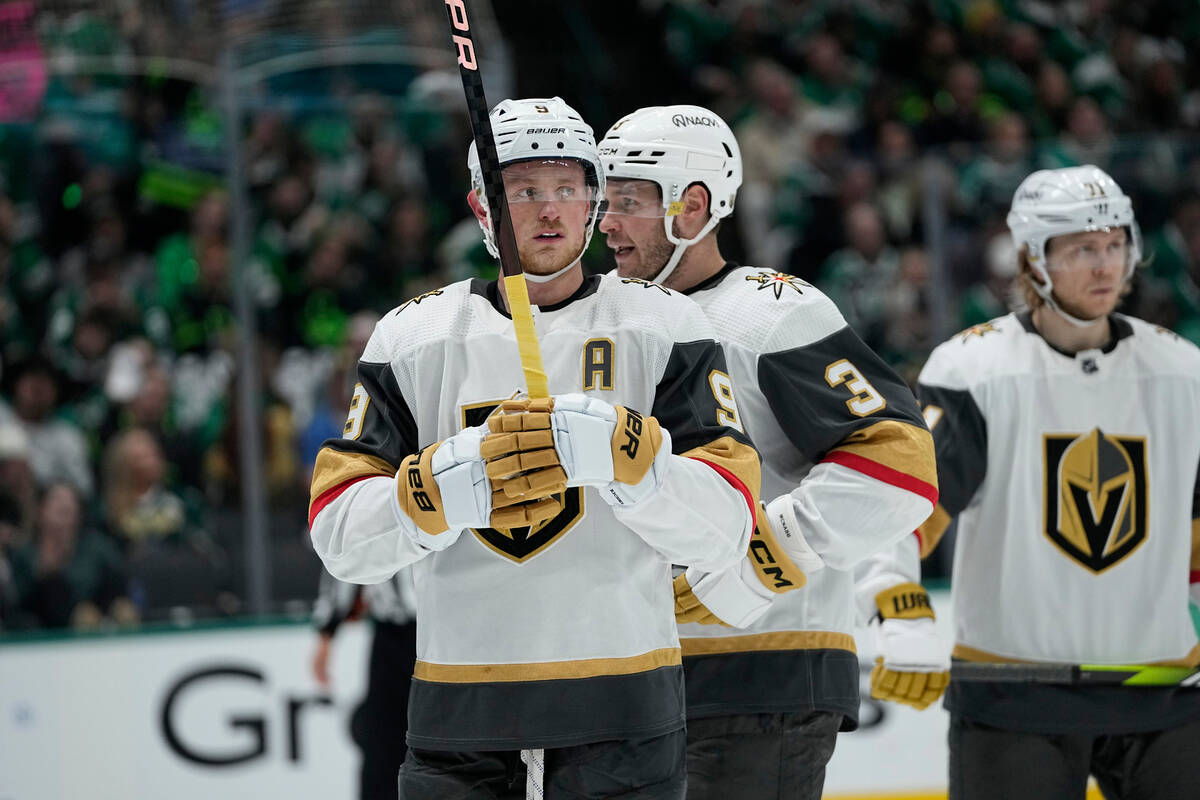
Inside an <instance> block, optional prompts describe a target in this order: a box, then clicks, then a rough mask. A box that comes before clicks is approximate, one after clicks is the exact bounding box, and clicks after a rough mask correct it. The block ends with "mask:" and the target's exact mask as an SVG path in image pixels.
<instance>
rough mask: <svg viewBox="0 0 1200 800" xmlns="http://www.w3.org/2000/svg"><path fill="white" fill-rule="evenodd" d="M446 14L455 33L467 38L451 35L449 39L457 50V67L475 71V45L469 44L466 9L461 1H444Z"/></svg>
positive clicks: (469, 31) (468, 25) (469, 25)
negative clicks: (448, 15) (457, 32)
mask: <svg viewBox="0 0 1200 800" xmlns="http://www.w3.org/2000/svg"><path fill="white" fill-rule="evenodd" d="M446 12H447V13H448V14H450V24H451V25H453V26H454V29H455V30H457V31H462V32H463V33H465V34H467V36H458V35H457V34H451V36H450V39H451V40H452V41H453V42H454V46H455V47H456V48H458V65H459V66H460V67H462V68H463V69H470V70H474V69H477V67H476V65H475V45H474V44H472V43H471V37H470V33H471V23H469V22H467V7H466V6H465V5H463V0H446Z"/></svg>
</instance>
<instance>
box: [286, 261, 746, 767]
mask: <svg viewBox="0 0 1200 800" xmlns="http://www.w3.org/2000/svg"><path fill="white" fill-rule="evenodd" d="M503 309H504V306H503V304H502V302H501V300H500V297H499V294H498V291H497V286H496V284H495V283H490V284H488V283H484V282H482V281H464V282H461V283H456V284H453V285H451V286H448V287H446V288H445V289H440V290H437V291H435V292H431V293H429V294H427V295H423V296H422V297H419V298H416V299H414V300H412V301H410V302H408V303H406V304H404V305H403V306H400V307H399V308H398V309H396V310H395V311H393V312H392V313H390V314H388V315H387V316H386V317H385V318H384V319H383V320H382V321H381V322H380V323H379V324H378V326H377V327H376V329H375V332H374V334H373V336H372V337H371V340H370V342H369V343H368V344H367V347H366V350H365V352H364V353H363V356H362V359H361V361H360V363H359V380H360V381H361V385H360V387H359V388H358V389H357V390H356V396H355V400H354V402H353V404H352V407H351V412H350V417H349V420H348V421H347V423H346V436H345V438H343V439H337V440H330V441H328V442H326V443H325V446H324V448H323V449H322V451H321V453H320V456H319V457H318V459H317V463H316V468H315V470H314V476H313V486H312V503H311V506H310V514H309V516H310V524H311V532H312V538H313V543H314V546H315V549H316V551H317V553H318V554H319V555H320V556H321V558H322V560H323V561H324V563H325V565H326V567H327V569H328V570H329V571H330V572H331V573H332V574H333V575H335V576H337V577H339V578H342V579H344V580H350V581H355V582H360V583H371V582H375V581H380V580H384V579H386V578H388V577H389V576H390V575H392V574H393V573H394V572H396V570H398V569H399V568H401V567H403V566H404V565H406V564H410V563H411V564H412V565H413V567H412V569H413V577H414V583H415V587H416V593H417V609H418V611H417V614H418V617H417V630H418V635H417V665H416V671H415V675H414V681H413V689H412V696H411V700H410V704H409V733H408V740H409V742H410V744H412V745H413V746H416V747H423V748H432V749H449V750H488V749H518V748H530V747H561V746H568V745H575V744H581V743H587V742H594V741H600V740H606V739H621V738H645V737H650V736H656V735H660V734H661V733H666V732H669V731H671V730H677V729H678V728H679V727H681V726H682V724H683V702H682V701H683V697H682V691H683V688H682V671H681V668H680V650H679V640H678V636H677V634H676V631H675V626H674V619H673V610H674V600H673V597H672V593H671V578H670V565H671V564H672V563H684V564H705V565H708V567H707V568H712V569H717V568H721V567H723V566H727V565H729V564H731V563H733V562H735V561H736V560H737V559H738V558H740V557H741V555H742V554H743V553H744V552H745V548H746V546H747V543H748V541H749V534H750V531H751V528H752V521H751V513H750V504H749V503H748V498H749V497H754V496H757V492H758V488H759V466H758V457H757V454H756V453H755V452H754V450H753V448H752V447H751V446H750V445H749V442H748V439H747V438H746V436H745V434H744V433H743V432H742V431H741V430H740V429H739V428H738V427H737V426H735V425H731V424H729V421H728V419H726V420H725V421H722V419H723V416H724V407H725V405H726V404H728V403H730V402H732V400H730V399H729V398H731V397H733V395H732V389H731V387H729V383H728V380H727V379H726V378H724V377H722V376H725V375H726V366H725V361H724V356H723V354H722V351H721V348H720V346H719V345H718V344H717V343H716V341H715V338H714V336H713V332H712V329H711V326H710V325H709V324H708V322H707V321H706V320H705V318H704V315H703V314H702V313H701V312H700V310H699V309H698V308H697V307H696V306H695V304H694V303H692V302H691V301H690V300H688V299H686V298H684V297H683V296H681V295H679V294H676V293H674V292H668V291H667V290H664V289H662V288H661V287H657V286H654V285H651V284H646V283H643V282H640V281H632V280H621V279H619V278H616V277H609V276H602V277H593V278H587V279H585V281H584V283H583V285H582V286H581V287H580V289H579V290H578V291H577V292H576V293H575V294H574V295H573V296H572V297H571V298H569V299H568V300H567V301H564V302H563V303H560V304H558V305H556V306H553V307H546V308H542V309H540V310H536V309H535V319H536V323H537V327H538V331H539V339H540V342H541V347H542V352H543V359H544V363H545V367H546V372H547V375H548V377H549V385H550V390H551V392H552V393H554V394H564V393H569V392H584V393H586V394H589V395H593V396H596V397H599V398H602V399H604V400H606V401H608V402H610V403H613V404H620V405H625V406H628V407H630V408H633V409H637V410H640V411H642V412H643V413H650V414H653V415H654V416H656V417H657V418H658V420H659V422H660V423H661V424H662V426H663V428H665V429H666V430H668V431H669V432H670V433H671V440H672V447H673V449H674V452H675V453H676V454H677V455H676V456H675V457H674V458H673V459H672V460H671V461H670V467H669V469H668V472H667V477H666V481H665V484H664V486H663V488H662V490H661V491H660V492H658V493H657V494H655V495H654V496H653V497H652V498H650V499H648V500H646V501H644V502H643V503H641V504H639V505H638V506H634V507H632V508H618V509H614V508H612V507H610V506H609V505H608V504H607V503H606V502H605V501H604V500H603V499H602V498H601V497H600V496H599V494H598V493H597V492H596V490H594V489H591V488H588V489H581V488H571V489H568V490H567V491H566V492H565V494H564V496H563V502H564V508H563V511H562V512H560V513H559V514H558V515H557V516H556V517H554V518H553V519H551V520H549V521H547V522H545V523H542V524H541V525H539V526H536V527H535V528H534V529H532V530H530V529H528V528H521V529H513V530H493V529H483V530H471V531H466V532H464V533H463V534H462V535H461V536H460V537H459V539H458V541H456V542H455V543H454V544H452V545H450V546H449V547H447V548H446V549H445V550H442V551H439V552H436V553H430V552H429V551H427V550H425V549H424V548H422V547H420V546H419V545H417V544H416V543H415V542H414V540H413V539H412V538H410V537H409V536H408V535H406V534H405V532H404V530H403V527H404V526H409V528H410V529H411V526H412V521H411V520H409V519H408V518H407V517H405V516H404V515H403V513H402V512H400V511H399V509H398V505H397V503H396V501H395V499H394V493H395V485H394V481H393V479H392V475H393V474H394V473H395V471H396V469H397V466H398V465H399V463H400V462H401V460H402V459H403V458H404V457H405V456H407V455H409V454H410V453H413V452H416V451H417V450H418V449H420V448H421V447H424V446H427V445H429V444H431V443H433V442H437V441H440V440H443V439H445V438H446V437H448V436H450V435H452V434H454V433H456V432H458V431H460V430H462V429H463V428H464V427H466V426H470V425H475V424H479V423H481V422H482V421H483V420H484V419H485V418H486V416H487V415H488V413H490V411H491V409H492V408H494V407H495V406H496V405H497V404H499V403H500V402H501V401H502V400H504V399H506V398H508V397H509V396H510V395H512V394H513V392H514V390H516V389H518V388H520V382H521V381H522V379H523V378H522V372H521V369H520V363H519V360H518V353H517V347H516V340H515V337H514V334H513V329H512V323H511V321H510V320H509V318H508V317H507V315H506V313H505V312H504V310H503ZM682 454H686V455H688V456H691V457H683V455H682ZM703 462H707V463H703ZM714 466H715V467H716V468H715V469H714Z"/></svg>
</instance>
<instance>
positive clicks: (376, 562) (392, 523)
mask: <svg viewBox="0 0 1200 800" xmlns="http://www.w3.org/2000/svg"><path fill="white" fill-rule="evenodd" d="M416 532H417V526H416V523H414V522H413V521H412V520H411V519H409V518H408V516H407V515H406V514H405V513H404V512H403V511H401V510H400V503H399V500H398V498H397V497H396V482H395V479H393V478H385V477H382V476H380V477H375V478H367V479H365V480H361V481H358V482H357V483H354V484H352V485H350V486H348V487H347V488H346V489H345V490H344V491H343V492H342V493H341V494H340V495H338V496H337V497H336V498H334V499H333V500H332V501H331V502H330V503H329V504H328V505H326V506H324V507H323V508H322V509H321V510H320V511H319V512H317V514H316V516H315V517H314V518H313V521H312V526H311V528H310V531H309V533H310V535H311V536H312V543H313V549H314V550H315V551H316V553H317V555H318V556H320V558H321V562H322V563H323V564H324V565H325V569H327V570H329V574H330V575H332V576H334V577H335V578H337V579H339V580H343V581H349V582H351V583H379V582H381V581H385V580H387V579H388V578H390V577H392V576H393V575H395V574H396V572H397V571H398V570H400V569H401V568H402V567H405V566H407V565H409V564H412V563H413V562H415V561H419V560H420V559H422V558H424V557H425V556H427V555H429V554H430V553H432V552H433V551H432V550H430V549H428V548H426V547H422V546H421V545H420V544H418V543H417V542H416V541H415V538H414V537H415V536H416ZM442 535H444V536H457V534H456V533H454V532H450V531H448V532H446V533H445V534H442Z"/></svg>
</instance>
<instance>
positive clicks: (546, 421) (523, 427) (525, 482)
mask: <svg viewBox="0 0 1200 800" xmlns="http://www.w3.org/2000/svg"><path fill="white" fill-rule="evenodd" d="M553 410H554V400H552V399H550V398H538V399H534V400H529V399H526V400H507V401H505V402H504V403H503V404H501V406H500V408H499V409H497V411H496V413H494V414H493V415H492V416H490V417H489V418H488V431H489V433H488V435H487V436H486V437H485V438H484V440H483V443H482V444H481V445H480V454H481V455H482V456H483V458H484V460H485V461H486V462H487V476H488V478H489V479H490V480H491V482H492V505H493V507H494V508H503V507H505V506H511V505H513V504H515V503H520V502H523V501H529V500H536V499H538V498H541V497H549V496H550V495H552V494H558V493H559V492H562V491H564V490H565V489H566V488H567V474H566V472H564V471H563V468H562V464H560V463H559V460H558V453H557V452H556V451H555V449H554V432H553V431H552V430H551V428H550V412H551V411H553Z"/></svg>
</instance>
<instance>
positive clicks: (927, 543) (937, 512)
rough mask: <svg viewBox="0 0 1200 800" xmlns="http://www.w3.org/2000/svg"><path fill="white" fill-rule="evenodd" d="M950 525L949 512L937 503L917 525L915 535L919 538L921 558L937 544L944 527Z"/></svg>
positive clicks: (943, 532)
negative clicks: (927, 517)
mask: <svg viewBox="0 0 1200 800" xmlns="http://www.w3.org/2000/svg"><path fill="white" fill-rule="evenodd" d="M949 527H950V514H949V512H947V511H946V509H945V508H943V507H942V504H941V503H938V504H937V505H936V506H934V507H933V513H932V514H930V515H929V519H927V520H925V521H924V522H922V523H921V524H920V525H919V526H918V527H917V535H918V536H919V537H920V538H921V558H925V557H927V556H928V555H929V554H930V553H932V552H933V549H934V548H935V547H937V546H938V542H940V541H941V540H942V536H943V534H945V533H946V529H947V528H949Z"/></svg>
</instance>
